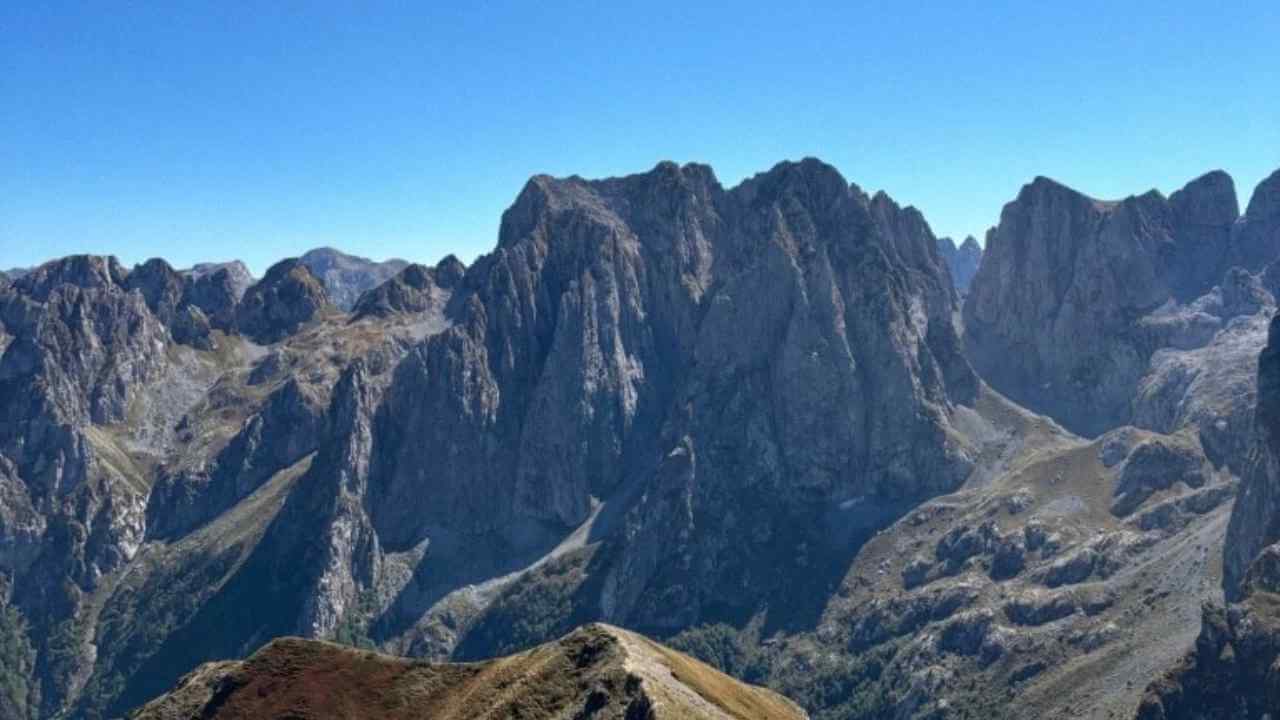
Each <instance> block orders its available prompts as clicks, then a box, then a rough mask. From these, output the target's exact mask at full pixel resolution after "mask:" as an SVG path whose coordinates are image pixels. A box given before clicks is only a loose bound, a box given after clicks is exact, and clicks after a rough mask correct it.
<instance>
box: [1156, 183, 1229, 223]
mask: <svg viewBox="0 0 1280 720" xmlns="http://www.w3.org/2000/svg"><path fill="white" fill-rule="evenodd" d="M1169 204H1170V206H1172V208H1173V211H1174V212H1175V213H1176V214H1177V215H1178V217H1179V218H1180V219H1181V220H1183V221H1184V222H1187V223H1190V224H1193V225H1209V226H1219V227H1221V226H1229V225H1231V224H1232V223H1234V222H1235V221H1236V218H1238V217H1239V216H1240V204H1239V201H1238V200H1237V199H1236V185H1235V181H1233V180H1232V179H1231V176H1230V175H1228V174H1226V173H1225V172H1223V171H1221V170H1213V171H1210V172H1207V173H1205V174H1204V175H1201V176H1200V177H1198V178H1196V179H1195V180H1192V181H1191V182H1189V183H1187V184H1186V185H1185V186H1184V187H1183V188H1182V189H1180V190H1177V191H1176V192H1174V193H1173V194H1172V195H1170V196H1169Z"/></svg>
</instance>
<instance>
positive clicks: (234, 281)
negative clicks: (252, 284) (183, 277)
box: [184, 263, 248, 331]
mask: <svg viewBox="0 0 1280 720" xmlns="http://www.w3.org/2000/svg"><path fill="white" fill-rule="evenodd" d="M237 264H238V263H237ZM241 267H243V266H241ZM245 272H246V273H247V272H248V271H247V270H246V271H245ZM187 277H188V282H187V287H186V290H185V296H184V302H185V303H186V305H187V306H188V307H192V308H196V309H198V310H200V312H201V314H202V315H204V316H205V318H206V319H207V321H208V323H209V325H210V327H213V328H217V329H219V330H224V331H230V330H233V329H235V326H236V305H237V304H238V303H239V302H240V299H241V298H242V297H243V296H244V293H245V291H246V290H248V287H247V286H246V287H242V285H241V283H242V282H243V280H244V278H242V277H240V276H239V275H237V274H236V272H235V271H234V269H233V268H230V267H217V268H214V269H212V270H210V271H209V272H203V273H196V272H194V271H193V272H191V273H190V274H189V275H188V276H187Z"/></svg>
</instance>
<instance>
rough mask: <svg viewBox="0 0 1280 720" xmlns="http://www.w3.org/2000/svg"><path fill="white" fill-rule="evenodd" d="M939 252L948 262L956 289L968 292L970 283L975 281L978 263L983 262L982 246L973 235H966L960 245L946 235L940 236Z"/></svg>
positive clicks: (948, 268)
mask: <svg viewBox="0 0 1280 720" xmlns="http://www.w3.org/2000/svg"><path fill="white" fill-rule="evenodd" d="M938 253H939V254H941V255H942V259H943V260H944V261H945V262H946V264H947V270H948V272H950V273H951V282H952V284H954V285H955V287H956V291H957V292H959V293H960V294H961V295H966V294H968V292H969V283H971V282H972V281H973V276H974V275H975V274H977V272H978V265H979V264H981V263H982V246H981V245H979V244H978V241H977V240H976V239H974V237H973V236H972V235H970V236H968V237H966V238H965V239H964V242H962V243H960V245H958V246H957V245H956V241H955V240H952V239H951V238H949V237H944V238H938Z"/></svg>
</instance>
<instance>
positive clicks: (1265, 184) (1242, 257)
mask: <svg viewBox="0 0 1280 720" xmlns="http://www.w3.org/2000/svg"><path fill="white" fill-rule="evenodd" d="M1278 256H1280V170H1277V171H1275V172H1274V173H1272V174H1271V175H1270V176H1269V177H1267V178H1266V179H1265V180H1263V181H1262V182H1261V183H1259V184H1258V187H1257V188H1256V189H1255V190H1254V191H1253V195H1252V197H1250V199H1249V205H1248V207H1246V208H1245V213H1244V216H1243V217H1242V218H1240V222H1239V223H1238V224H1237V225H1236V226H1235V227H1234V228H1232V233H1231V251H1230V253H1229V254H1228V259H1227V263H1228V264H1229V265H1239V266H1241V267H1245V268H1249V269H1257V268H1260V267H1263V266H1265V265H1267V264H1268V263H1271V262H1273V261H1274V260H1275V259H1276V258H1277V257H1278Z"/></svg>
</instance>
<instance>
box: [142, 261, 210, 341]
mask: <svg viewBox="0 0 1280 720" xmlns="http://www.w3.org/2000/svg"><path fill="white" fill-rule="evenodd" d="M194 282H196V281H193V280H192V276H190V275H185V276H184V275H183V274H181V273H179V272H178V271H176V270H174V269H173V268H172V267H170V266H169V263H167V262H165V261H164V260H161V259H160V258H152V259H151V260H148V261H147V262H145V263H143V264H142V265H139V266H137V267H135V268H134V269H133V270H132V271H131V272H130V273H129V277H128V278H127V279H126V281H125V287H126V288H127V289H129V290H137V291H138V292H140V293H141V294H142V298H143V300H144V301H145V302H146V303H147V308H148V309H149V310H151V313H152V314H153V315H155V316H156V319H157V320H159V321H160V322H161V323H162V324H164V325H165V326H167V327H168V328H169V332H170V334H171V335H172V336H173V339H174V340H175V341H176V342H178V343H181V344H183V345H190V346H192V347H197V348H200V349H202V350H210V349H212V348H213V346H214V342H213V339H212V338H211V337H210V335H209V333H210V332H211V331H212V329H213V327H212V324H211V323H210V321H209V317H208V315H206V314H205V311H204V309H203V308H202V307H201V306H200V305H198V304H195V300H196V298H197V293H194V292H193V291H192V287H193V285H194ZM207 304H208V306H209V309H210V310H211V311H216V310H217V309H218V306H217V304H216V303H207Z"/></svg>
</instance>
